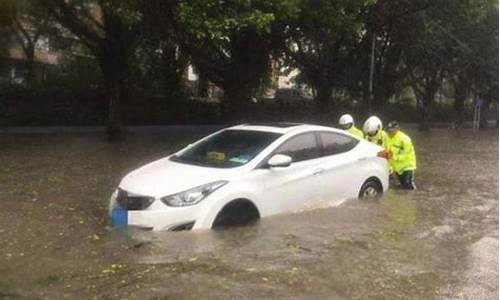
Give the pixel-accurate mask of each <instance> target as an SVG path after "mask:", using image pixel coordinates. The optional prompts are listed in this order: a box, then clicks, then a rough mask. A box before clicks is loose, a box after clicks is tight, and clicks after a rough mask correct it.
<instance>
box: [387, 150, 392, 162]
mask: <svg viewBox="0 0 500 300" xmlns="http://www.w3.org/2000/svg"><path fill="white" fill-rule="evenodd" d="M386 152H387V159H389V160H390V159H392V157H393V156H394V154H393V153H392V151H391V150H387V151H386Z"/></svg>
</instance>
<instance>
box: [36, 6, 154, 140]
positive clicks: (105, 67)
mask: <svg viewBox="0 0 500 300" xmlns="http://www.w3.org/2000/svg"><path fill="white" fill-rule="evenodd" d="M36 1H37V3H39V4H40V5H41V6H42V7H44V8H45V9H46V11H47V12H49V13H50V15H51V16H53V17H54V18H55V19H56V20H57V21H58V22H59V23H60V24H61V25H62V26H64V27H66V28H67V29H68V30H69V31H71V33H72V34H74V35H75V36H76V37H77V38H78V39H79V40H80V41H81V43H82V44H83V45H85V46H86V47H87V48H88V49H89V51H90V53H92V55H94V56H95V58H96V59H97V62H98V64H99V67H100V69H101V72H102V75H103V81H104V87H105V90H106V94H107V99H108V107H109V110H108V124H107V130H108V135H109V137H110V138H111V139H113V138H117V137H119V135H120V133H121V131H122V121H121V103H122V100H123V98H124V97H125V95H126V87H127V77H128V75H129V74H128V73H129V59H130V57H131V55H132V54H133V52H134V50H135V49H136V46H137V44H138V43H139V42H140V40H141V33H142V30H143V28H144V20H143V15H142V13H141V12H142V11H143V9H144V1H141V0H127V1H120V0H94V1H92V0H74V1H66V0H36Z"/></svg>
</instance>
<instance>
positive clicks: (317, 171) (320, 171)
mask: <svg viewBox="0 0 500 300" xmlns="http://www.w3.org/2000/svg"><path fill="white" fill-rule="evenodd" d="M324 171H325V169H323V168H321V169H316V170H314V172H313V175H319V174H321V173H323V172H324Z"/></svg>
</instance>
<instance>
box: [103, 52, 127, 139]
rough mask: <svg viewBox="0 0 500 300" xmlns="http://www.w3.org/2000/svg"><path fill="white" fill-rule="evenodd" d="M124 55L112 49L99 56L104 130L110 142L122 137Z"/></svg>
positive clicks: (124, 80)
mask: <svg viewBox="0 0 500 300" xmlns="http://www.w3.org/2000/svg"><path fill="white" fill-rule="evenodd" d="M125 53H126V51H125V49H116V48H113V51H106V52H104V53H102V54H101V55H100V56H99V57H100V59H99V64H100V68H101V71H102V73H103V78H104V87H105V91H106V97H107V101H108V121H107V124H106V130H107V134H108V138H109V139H110V140H117V139H120V138H122V137H123V124H122V103H123V98H124V95H125V89H126V88H125V86H126V85H125V83H126V78H127V73H128V62H127V56H126V55H125Z"/></svg>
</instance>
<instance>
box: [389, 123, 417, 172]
mask: <svg viewBox="0 0 500 300" xmlns="http://www.w3.org/2000/svg"><path fill="white" fill-rule="evenodd" d="M389 150H390V151H392V158H391V159H390V160H389V164H390V165H391V169H392V170H394V172H396V173H397V174H401V173H403V172H404V171H409V170H416V169H417V159H416V157H415V149H414V148H413V143H412V142H411V139H410V137H408V136H407V135H406V134H404V133H402V132H401V131H398V132H397V133H396V134H395V135H394V136H392V137H390V136H389Z"/></svg>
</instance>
